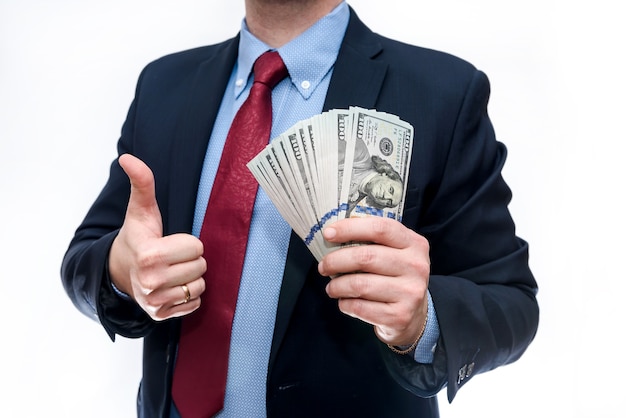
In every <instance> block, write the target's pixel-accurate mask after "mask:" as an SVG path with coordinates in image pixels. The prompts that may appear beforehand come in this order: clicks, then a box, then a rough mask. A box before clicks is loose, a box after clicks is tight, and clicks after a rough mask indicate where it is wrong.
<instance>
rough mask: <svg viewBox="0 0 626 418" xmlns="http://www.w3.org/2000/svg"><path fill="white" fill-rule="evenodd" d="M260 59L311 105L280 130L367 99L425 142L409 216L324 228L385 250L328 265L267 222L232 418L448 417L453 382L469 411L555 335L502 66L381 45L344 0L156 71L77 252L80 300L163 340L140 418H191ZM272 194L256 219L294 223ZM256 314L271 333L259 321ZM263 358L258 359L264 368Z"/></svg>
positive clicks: (259, 4) (116, 329)
mask: <svg viewBox="0 0 626 418" xmlns="http://www.w3.org/2000/svg"><path fill="white" fill-rule="evenodd" d="M335 33H339V35H340V36H338V37H337V36H334V34H335ZM344 33H345V35H344ZM324 34H327V35H329V34H330V35H332V36H333V39H334V40H335V42H336V46H337V50H336V51H333V50H332V47H328V48H327V47H326V45H327V43H326V41H327V40H324V39H321V38H320V37H323V35H324ZM342 36H343V37H342ZM303 40H305V41H306V42H305V43H301V44H298V42H302V41H303ZM331 41H332V39H331ZM330 44H332V42H330ZM294 45H296V46H297V48H293V46H294ZM303 45H304V46H306V47H310V48H312V49H313V50H312V51H308V50H305V51H303V50H302V48H303ZM315 48H320V49H319V50H318V49H315ZM255 49H256V50H258V51H257V52H259V51H261V50H262V49H277V50H278V52H279V53H280V55H281V57H282V58H283V60H284V61H285V63H286V64H287V68H288V70H289V78H287V79H286V80H283V81H282V82H281V84H279V85H278V86H277V87H276V88H275V90H274V93H272V94H273V95H277V94H282V93H281V92H285V93H284V94H285V96H281V98H282V99H281V100H291V99H289V98H288V97H291V96H288V95H289V94H293V95H295V96H293V97H295V98H294V100H297V101H299V102H298V103H301V104H302V106H285V107H283V108H281V111H279V112H277V111H276V107H275V106H278V105H279V104H278V101H277V100H274V102H273V106H274V118H275V120H274V126H273V129H278V133H280V128H281V125H280V124H281V123H282V124H284V126H290V124H292V123H294V122H296V121H297V120H298V119H302V118H304V117H308V116H311V114H314V113H318V112H319V111H322V110H327V109H332V108H347V107H349V106H351V105H355V106H361V107H364V108H375V109H377V110H379V111H384V112H388V113H392V114H396V115H398V116H399V117H400V118H401V119H403V120H405V121H407V122H409V123H411V124H412V125H413V127H414V128H415V141H414V145H413V151H412V161H411V169H410V172H409V179H408V192H407V197H406V203H405V207H404V216H403V220H402V223H399V222H397V221H395V220H388V219H382V218H374V217H372V218H361V219H345V220H341V221H339V222H337V223H335V224H333V225H331V226H329V227H327V228H326V230H325V232H324V236H325V238H326V239H327V240H328V241H331V242H337V243H341V242H349V241H366V242H372V243H373V245H367V246H359V247H347V248H343V249H341V250H338V251H335V252H332V253H331V254H329V255H328V256H326V257H325V258H324V259H323V260H322V261H321V262H320V263H319V264H318V265H316V263H315V260H314V259H313V257H312V256H311V254H310V253H309V252H308V250H307V249H306V247H305V246H304V244H303V243H302V242H301V240H300V239H299V238H298V237H296V236H295V235H294V234H291V236H290V235H289V229H288V228H287V229H284V226H283V227H282V228H283V229H284V230H285V231H286V233H283V234H282V235H280V237H279V238H277V237H272V238H267V239H266V240H263V239H262V238H260V239H259V238H258V237H257V238H255V235H254V234H256V233H257V232H254V231H256V230H255V229H254V228H256V227H255V226H254V225H253V226H252V227H251V232H250V238H249V247H250V251H251V252H252V253H250V254H248V255H247V256H246V263H253V262H256V261H253V260H252V259H253V258H254V259H255V260H257V259H260V261H259V263H260V264H259V265H260V266H261V267H260V270H258V272H257V273H256V274H249V273H246V270H245V269H244V274H243V276H242V284H241V286H242V290H240V295H239V300H238V304H237V313H236V315H240V316H239V317H238V318H236V319H235V324H234V325H233V343H232V345H231V357H230V362H229V370H228V373H229V375H228V376H229V377H228V379H229V385H230V386H227V389H226V406H225V409H224V411H223V416H237V415H238V416H259V415H264V414H266V415H267V416H270V417H286V416H288V417H290V416H298V417H340V416H341V417H345V416H364V417H405V416H406V417H409V416H411V417H437V416H438V409H437V401H436V397H435V395H436V394H437V393H438V392H439V391H440V390H441V389H442V388H444V387H446V386H447V391H448V399H449V400H452V399H453V398H454V396H455V394H456V392H457V391H458V390H459V388H460V387H461V386H462V385H464V384H465V383H466V382H467V381H468V380H470V379H471V377H473V376H474V375H476V374H478V373H481V372H485V371H488V370H491V369H493V368H495V367H498V366H501V365H504V364H507V363H510V362H513V361H515V360H517V359H518V358H519V357H520V356H521V355H522V353H523V352H524V351H525V349H526V348H527V346H528V345H529V344H530V342H531V341H532V339H533V337H534V335H535V332H536V329H537V324H538V306H537V301H536V298H535V294H536V283H535V280H534V278H533V276H532V274H531V272H530V270H529V268H528V248H527V244H526V243H525V242H524V241H523V240H521V239H519V238H517V237H516V236H515V229H514V223H513V221H512V220H511V217H510V215H509V212H508V210H507V204H508V202H509V200H510V198H511V193H510V190H509V188H508V187H507V185H506V184H505V183H504V181H503V179H502V177H501V174H500V173H501V169H502V166H503V164H504V160H505V155H506V151H505V148H504V146H503V145H502V144H500V143H499V142H497V141H496V140H495V135H494V132H493V129H492V126H491V123H490V121H489V118H488V116H487V112H486V107H487V101H488V96H489V84H488V81H487V78H486V77H485V75H484V74H483V73H481V72H480V71H478V70H476V69H475V68H474V67H473V66H471V65H470V64H468V63H466V62H464V61H462V60H460V59H458V58H455V57H452V56H450V55H447V54H444V53H439V52H435V51H431V50H427V49H422V48H418V47H413V46H408V45H405V44H401V43H398V42H395V41H392V40H389V39H386V38H384V37H381V36H379V35H376V34H374V33H372V32H371V31H370V30H369V29H368V28H367V27H365V26H364V25H363V24H362V23H361V21H360V20H359V19H358V18H357V16H356V14H355V13H354V12H353V11H352V10H351V9H349V8H348V6H347V5H346V4H345V3H343V2H342V1H340V0H317V1H315V0H311V1H308V0H298V1H295V0H294V1H289V0H285V1H274V0H247V1H246V19H245V21H244V23H243V25H242V31H241V32H240V34H239V35H238V36H237V37H236V38H234V39H231V40H228V41H226V42H224V43H221V44H218V45H213V46H208V47H203V48H198V49H194V50H190V51H185V52H182V53H178V54H174V55H171V56H168V57H164V58H162V59H159V60H157V61H155V62H154V63H151V64H150V65H148V66H147V67H146V69H145V70H144V71H143V72H142V74H141V77H140V79H139V82H138V85H137V90H136V96H135V100H134V101H133V103H132V105H131V108H130V110H129V113H128V117H127V120H126V122H125V124H124V127H123V130H122V135H121V138H120V140H119V142H118V151H119V154H120V155H121V157H120V158H119V159H118V160H117V161H115V162H113V164H112V165H111V171H110V177H109V180H108V182H107V184H106V185H105V187H104V189H103V190H102V192H101V194H100V195H99V197H98V198H97V200H96V201H95V202H94V204H93V206H92V208H91V209H90V211H89V212H88V214H87V216H86V217H85V219H84V220H83V222H82V224H81V225H80V227H79V228H78V230H77V231H76V234H75V237H74V239H73V240H72V242H71V243H70V246H69V249H68V251H67V253H66V256H65V258H64V261H63V266H62V279H63V283H64V286H65V289H66V291H67V292H68V294H69V296H70V298H71V299H72V301H73V302H74V304H75V305H76V306H77V307H78V308H79V309H80V310H81V311H82V312H83V313H85V314H86V315H88V316H90V317H92V318H94V319H95V320H97V321H99V322H100V323H101V325H102V326H103V327H104V329H105V330H106V332H107V333H108V334H109V335H110V337H111V338H114V337H115V335H116V334H119V335H123V336H127V337H133V338H135V337H136V338H139V337H142V338H144V365H143V366H144V367H143V379H142V383H141V387H140V390H139V395H138V414H139V416H142V417H169V416H177V408H176V405H175V403H173V401H172V396H171V390H172V375H173V373H174V368H175V365H176V361H177V347H178V342H179V336H180V326H181V320H184V318H181V317H185V316H187V315H192V314H193V312H194V311H196V310H197V309H198V307H199V306H200V303H201V300H202V298H203V297H204V295H203V292H204V289H205V287H206V283H205V281H204V279H203V275H204V273H205V271H206V270H207V269H211V265H208V266H207V263H206V261H205V259H204V258H203V257H202V247H203V245H202V242H200V240H199V239H198V238H197V237H196V236H197V226H196V225H197V219H196V218H197V217H198V213H200V214H202V213H203V212H202V210H199V208H201V207H204V204H205V203H206V199H205V200H204V201H203V200H202V199H203V198H202V196H203V195H204V194H206V193H205V192H204V191H203V190H204V188H205V186H206V184H207V177H209V178H210V177H211V174H210V173H209V172H210V171H211V170H210V168H208V167H210V166H211V164H212V163H211V161H212V159H213V158H214V157H215V155H216V154H217V156H218V158H217V160H219V154H220V153H221V148H220V147H218V148H217V151H216V150H215V149H214V148H212V147H213V146H216V145H215V144H218V143H219V141H220V137H222V138H221V140H222V141H223V137H224V136H225V135H222V133H223V132H225V130H224V126H225V125H226V126H227V125H228V124H229V122H230V120H232V116H233V113H234V112H233V110H232V108H234V107H237V103H239V102H237V101H238V100H242V98H240V97H239V96H236V98H235V99H232V96H229V95H230V94H231V93H230V91H231V89H232V90H234V91H235V92H237V93H236V94H239V93H240V92H241V91H242V89H243V90H245V89H246V88H247V89H249V84H250V83H249V70H250V68H249V66H248V68H247V69H246V68H244V67H245V66H246V62H247V61H246V59H244V58H243V57H245V56H247V55H246V54H248V55H256V56H258V55H259V54H260V52H259V53H257V52H255V53H253V54H250V51H251V50H255ZM301 52H303V53H304V56H302V55H298V54H299V53H301ZM309 52H310V53H309ZM290 54H291V55H290ZM318 55H319V60H320V61H323V60H324V59H326V60H328V57H329V56H330V57H332V59H331V60H330V66H329V68H328V69H322V70H321V72H320V74H321V75H320V77H319V80H317V81H313V82H311V80H313V79H304V80H303V79H301V78H299V77H300V76H299V74H300V73H301V70H302V68H303V67H306V68H305V70H307V71H308V70H311V69H312V68H315V67H316V65H315V64H318V62H317V61H318ZM323 57H326V58H323ZM298 63H300V67H298ZM303 63H304V64H305V65H302V64H303ZM321 67H323V66H320V68H321ZM244 69H245V70H246V71H244ZM242 71H244V72H243V73H241V72H242ZM302 71H304V70H302ZM242 74H243V75H242ZM240 76H241V77H240ZM246 80H248V81H246ZM246 86H247V87H246ZM313 87H314V89H313ZM277 89H278V90H277ZM280 89H282V90H280ZM311 90H315V91H313V92H312V93H311ZM316 94H318V96H319V94H321V99H320V98H319V97H318V99H317V100H320V102H319V103H320V105H319V106H317V105H315V100H316V99H315V97H317V96H315V95H316ZM309 95H310V96H309ZM300 96H301V97H300ZM285 97H287V99H285ZM274 99H275V98H274ZM310 100H313V102H312V103H313V104H311V101H310ZM239 104H240V103H239ZM307 106H311V107H307ZM316 106H317V107H319V108H317V107H316ZM297 108H306V109H307V110H306V111H305V112H303V113H293V112H294V109H296V110H297ZM290 112H291V113H290ZM281 118H282V119H281ZM292 119H293V120H292ZM224 121H226V122H224ZM222 143H223V142H222ZM126 154H132V156H131V155H126ZM207 173H209V174H207ZM129 179H130V182H129ZM209 183H210V180H209ZM209 188H210V187H209ZM260 199H262V193H261V192H259V195H258V197H257V203H256V205H257V206H255V211H257V210H258V213H257V212H255V216H259V217H263V216H265V215H264V214H266V213H268V215H267V216H275V214H273V212H274V211H273V210H272V209H271V208H269V207H268V206H264V207H260V203H259V201H260ZM274 219H275V218H274ZM253 222H254V220H253ZM275 223H276V222H275ZM276 228H277V229H280V228H281V227H280V226H276ZM259 247H262V249H261V250H259V251H260V253H261V254H256V255H255V254H254V251H255V250H256V249H258V248H259ZM275 248H279V249H280V250H277V251H276V254H277V255H268V254H269V252H270V251H273V250H274V249H275ZM281 251H283V253H281ZM280 254H282V255H280ZM264 258H267V259H268V260H264ZM249 259H250V260H249ZM224 262H228V260H224ZM264 262H265V263H266V264H263V263H264ZM266 269H267V272H266ZM354 272H357V273H354ZM276 274H278V275H279V280H272V279H270V280H267V281H268V283H265V284H266V285H267V286H269V287H270V288H271V286H275V288H274V290H275V293H271V292H270V293H269V294H271V295H275V296H272V297H267V298H266V297H265V296H263V297H262V298H261V299H259V300H256V299H255V297H256V293H257V292H256V291H255V290H253V291H250V292H248V290H247V289H248V288H247V287H246V286H248V285H249V283H251V282H254V283H256V282H258V281H263V280H265V279H267V277H270V276H271V277H273V276H272V275H276ZM246 275H249V276H251V279H248V278H247V277H246ZM266 276H267V277H266ZM329 277H335V278H334V279H332V280H330V279H329ZM253 289H254V288H253ZM263 289H265V287H264V288H263ZM241 292H248V293H245V297H244V296H242V293H241ZM182 302H185V303H182ZM250 305H251V306H252V308H250ZM268 307H269V308H268ZM264 309H265V310H266V311H264ZM248 312H251V313H248ZM263 312H264V313H263ZM265 314H266V315H267V316H263V315H265ZM246 315H248V316H246ZM241 318H249V320H259V321H261V322H259V323H255V325H254V326H253V328H252V329H250V328H246V320H242V319H241ZM238 321H239V322H238ZM423 330H424V331H425V332H422V331H423ZM263 333H265V334H263ZM261 335H264V336H269V337H270V338H269V339H268V340H267V341H266V342H264V341H265V340H263V338H262V336H261ZM249 347H253V349H251V350H248V351H246V348H249ZM241 353H247V354H241ZM247 355H250V356H257V355H258V357H255V358H253V360H252V361H251V362H245V361H244V360H245V356H247ZM248 369H254V370H253V371H252V372H250V370H248ZM241 373H244V374H243V375H242V374H241ZM246 373H248V374H246ZM250 373H252V374H250ZM238 376H243V377H238ZM233 382H236V384H235V383H233ZM251 388H253V390H252V389H251ZM247 404H250V405H247ZM248 406H249V407H250V408H251V409H247V408H248ZM242 408H243V409H242ZM246 411H247V412H246ZM250 411H254V412H250Z"/></svg>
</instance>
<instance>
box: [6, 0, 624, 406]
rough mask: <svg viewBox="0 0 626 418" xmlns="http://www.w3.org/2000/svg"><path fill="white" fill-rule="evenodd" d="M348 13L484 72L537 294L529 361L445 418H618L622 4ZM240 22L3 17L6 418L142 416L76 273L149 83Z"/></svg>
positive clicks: (52, 9)
mask: <svg viewBox="0 0 626 418" xmlns="http://www.w3.org/2000/svg"><path fill="white" fill-rule="evenodd" d="M350 3H351V4H352V5H353V6H354V7H355V9H356V10H357V12H358V13H359V15H360V17H361V18H362V19H363V20H364V21H365V22H366V23H367V24H368V25H369V26H370V27H371V28H372V29H373V30H375V31H376V32H379V33H382V34H385V35H387V36H389V37H392V38H396V39H399V40H402V41H405V42H408V43H413V44H419V45H422V46H427V47H430V48H434V49H440V50H444V51H447V52H450V53H453V54H455V55H458V56H461V57H462V58H465V59H467V60H468V61H470V62H472V63H474V64H475V65H476V66H477V67H478V68H480V69H482V70H483V71H485V72H486V73H487V74H488V76H489V77H490V80H491V82H492V99H491V105H490V115H491V117H492V120H493V122H494V125H495V128H496V132H497V134H498V138H499V139H500V140H501V141H503V142H504V143H506V145H507V146H508V148H509V159H508V163H507V166H506V169H505V172H504V175H505V178H506V180H507V181H508V183H509V185H510V186H511V187H512V189H513V193H514V195H513V202H512V204H511V206H510V208H511V211H512V213H513V216H514V218H515V219H516V222H517V227H518V234H519V235H520V236H522V237H523V238H525V239H526V240H528V241H529V242H530V246H531V247H530V248H531V267H532V269H533V271H534V273H535V275H536V277H537V279H538V281H539V285H540V293H539V301H540V305H541V309H542V317H541V324H540V329H539V333H538V335H537V338H536V340H535V342H534V343H533V344H532V345H531V347H530V348H529V350H528V351H527V353H526V355H525V356H524V357H522V359H521V360H519V361H518V362H517V363H515V364H512V365H509V366H506V367H503V368H501V369H498V370H496V371H493V372H490V373H487V374H484V375H480V376H477V377H475V378H474V379H473V380H472V382H471V383H470V384H469V385H467V386H465V387H464V389H463V390H461V392H460V393H459V395H458V397H457V399H456V400H455V401H454V403H453V404H452V405H448V404H447V402H446V401H445V396H441V397H440V399H441V402H440V404H441V411H442V416H443V417H450V418H452V417H468V416H470V417H480V418H486V417H497V418H500V417H528V416H538V417H594V418H595V417H616V416H620V413H623V411H624V406H625V405H624V396H623V394H622V391H623V389H624V384H623V379H622V377H621V375H622V372H621V359H622V357H623V349H622V348H621V345H620V344H619V342H620V341H621V340H618V334H619V333H620V332H621V331H622V329H623V322H624V321H623V320H624V313H623V301H622V299H623V298H622V294H623V290H624V286H623V285H622V282H623V280H624V273H623V268H622V260H623V258H624V256H623V253H624V251H623V250H624V244H623V241H624V239H623V237H624V234H625V232H626V230H625V228H624V221H623V214H624V209H625V208H624V203H623V198H622V196H621V194H622V193H623V190H624V179H625V178H626V176H625V173H624V164H623V149H624V147H623V146H622V144H623V143H624V141H625V139H626V138H625V135H624V128H623V123H622V121H623V120H624V115H625V114H626V112H625V110H626V109H625V106H624V97H625V95H624V94H625V93H626V88H625V83H624V79H623V75H624V74H626V71H625V70H626V68H625V65H624V63H623V58H624V52H623V50H624V48H623V44H622V43H621V41H620V39H621V38H622V37H623V35H624V31H623V30H622V31H621V32H622V33H621V34H620V33H619V32H620V31H619V30H618V27H619V26H620V25H622V20H621V19H620V18H619V14H618V13H617V12H618V10H617V9H616V8H615V7H611V5H612V4H613V2H610V1H607V0H604V1H603V0H600V1H597V2H595V3H594V6H593V8H590V6H588V5H587V3H586V2H585V3H584V4H583V3H582V2H576V1H574V2H565V1H555V0H543V1H539V0H531V1H527V2H524V3H520V4H519V5H518V4H514V5H511V4H510V3H505V2H498V1H495V0H478V1H473V2H468V1H461V0H457V1H455V0H444V1H439V2H434V3H435V4H426V2H406V1H400V0H387V1H386V2H384V3H381V2H379V1H373V0H353V1H352V2H350ZM431 3H432V2H431ZM242 15H243V1H233V2H230V3H228V4H227V5H226V3H224V2H217V1H197V0H196V1H192V0H179V1H177V2H172V1H165V0H150V1H149V0H133V1H121V0H110V1H108V2H102V3H96V2H85V1H77V0H57V1H55V2H49V1H44V0H40V1H36V0H20V1H17V0H6V1H5V0H3V1H2V2H1V3H0V194H1V199H2V203H1V205H0V220H2V232H1V234H0V265H1V266H2V270H1V273H0V295H1V296H2V299H3V301H2V303H0V321H1V323H0V324H1V330H2V337H1V338H2V346H3V353H4V354H3V355H4V364H3V366H2V372H1V374H2V380H3V382H4V383H5V387H6V389H4V391H3V395H2V400H0V416H3V417H39V416H63V417H66V418H71V417H81V418H82V417H94V418H97V417H112V416H114V417H133V416H134V415H135V394H136V391H137V385H138V383H139V379H140V363H141V342H140V341H134V340H127V339H124V338H118V341H117V342H116V343H115V344H113V343H111V342H110V341H109V340H108V337H107V336H106V334H105V333H104V331H103V330H102V329H101V328H100V327H99V326H98V325H97V324H95V323H94V322H92V321H91V320H89V319H87V318H85V317H83V316H81V315H80V314H79V313H78V311H77V310H75V309H74V307H73V306H72V305H71V303H70V301H69V299H68V298H67V297H66V295H65V294H64V292H63V289H62V286H61V281H60V278H59V268H60V263H61V259H62V256H63V253H64V252H65V249H66V247H67V245H68V243H69V240H70V239H71V237H72V234H73V231H74V229H75V228H76V227H77V226H78V224H79V222H80V221H81V219H82V217H83V216H84V214H85V212H86V210H87V208H88V207H89V205H90V204H91V202H92V201H93V199H94V198H95V197H96V195H97V193H98V192H99V190H100V188H101V187H102V185H103V184H104V181H105V180H106V177H107V172H108V165H109V164H110V162H111V160H112V159H113V158H115V143H116V140H117V137H118V135H119V130H120V128H121V124H122V122H123V120H124V118H125V115H126V111H127V109H128V106H129V104H130V101H131V100H132V97H133V93H134V86H135V82H136V79H137V76H138V75H139V72H140V70H141V69H142V67H143V66H144V65H145V64H147V63H148V62H149V61H151V60H153V59H155V58H157V57H159V56H161V55H164V54H166V53H169V52H174V51H178V50H181V49H187V48H191V47H195V46H199V45H204V44H209V43H214V42H218V41H221V40H223V39H225V38H227V37H230V36H233V35H234V34H235V33H236V32H237V30H238V28H239V24H240V19H241V17H242ZM620 35H622V36H620Z"/></svg>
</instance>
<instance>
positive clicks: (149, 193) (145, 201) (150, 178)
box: [118, 154, 161, 224]
mask: <svg viewBox="0 0 626 418" xmlns="http://www.w3.org/2000/svg"><path fill="white" fill-rule="evenodd" d="M118 162H119V164H120V166H121V167H122V169H123V170H124V172H125V173H126V175H127V176H128V179H129V180H130V199H129V201H128V214H130V215H131V216H134V217H142V218H143V217H148V218H149V219H151V220H154V221H158V223H159V224H160V223H161V213H160V211H159V208H158V205H157V201H156V196H155V191H154V175H153V174H152V170H150V168H149V167H148V166H147V165H146V164H145V163H144V162H143V161H141V160H140V159H139V158H137V157H135V156H133V155H130V154H123V155H121V156H120V157H119V159H118Z"/></svg>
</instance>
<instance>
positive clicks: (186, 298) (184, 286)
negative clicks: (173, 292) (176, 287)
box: [180, 284, 191, 303]
mask: <svg viewBox="0 0 626 418" xmlns="http://www.w3.org/2000/svg"><path fill="white" fill-rule="evenodd" d="M180 288H181V289H183V292H185V299H184V300H183V303H187V302H189V299H191V292H189V288H188V287H187V285H186V284H183V285H180Z"/></svg>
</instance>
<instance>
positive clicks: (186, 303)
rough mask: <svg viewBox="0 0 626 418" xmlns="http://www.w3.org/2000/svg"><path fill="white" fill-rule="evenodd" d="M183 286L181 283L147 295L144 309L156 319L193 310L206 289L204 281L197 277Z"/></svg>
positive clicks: (159, 319)
mask: <svg viewBox="0 0 626 418" xmlns="http://www.w3.org/2000/svg"><path fill="white" fill-rule="evenodd" d="M184 286H185V287H186V289H185V287H183V285H176V286H172V287H168V288H165V289H161V290H159V291H156V292H153V293H151V294H149V295H147V296H146V298H145V304H144V310H145V311H146V312H147V313H148V314H149V315H150V316H151V317H152V318H153V319H155V320H157V321H161V320H164V319H167V318H172V317H174V316H181V315H185V314H188V313H190V312H193V311H195V310H196V309H197V308H198V307H199V306H200V300H201V296H202V294H203V293H204V291H205V289H206V284H205V281H204V279H203V278H202V277H199V278H197V279H194V280H191V281H189V282H188V283H185V284H184ZM187 296H189V298H187Z"/></svg>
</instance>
